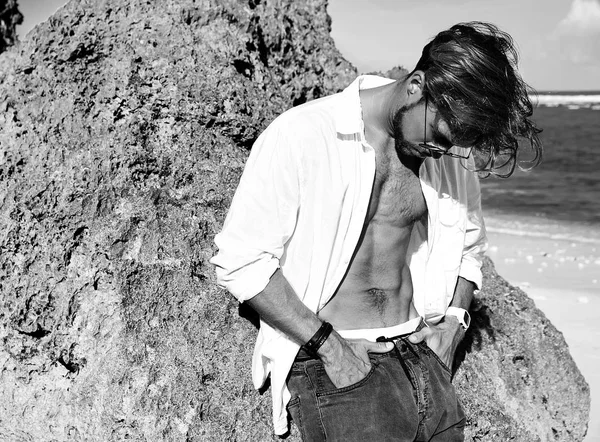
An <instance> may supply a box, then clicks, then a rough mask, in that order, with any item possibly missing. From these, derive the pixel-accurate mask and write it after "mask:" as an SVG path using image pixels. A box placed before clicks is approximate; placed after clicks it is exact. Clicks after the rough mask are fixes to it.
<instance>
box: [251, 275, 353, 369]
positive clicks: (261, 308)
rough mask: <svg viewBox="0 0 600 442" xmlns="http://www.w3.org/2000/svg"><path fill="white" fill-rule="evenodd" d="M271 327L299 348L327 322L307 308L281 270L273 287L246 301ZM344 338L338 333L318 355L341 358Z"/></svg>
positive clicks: (274, 278) (325, 344) (325, 357)
mask: <svg viewBox="0 0 600 442" xmlns="http://www.w3.org/2000/svg"><path fill="white" fill-rule="evenodd" d="M246 302H247V303H248V305H250V307H252V308H253V309H254V310H256V312H257V313H258V314H259V315H260V317H261V319H262V320H263V321H265V322H266V323H267V324H269V325H270V326H271V327H274V328H276V329H277V330H279V331H281V332H283V333H285V334H286V335H287V336H288V338H290V339H291V340H293V341H295V342H296V343H297V344H299V345H304V344H305V343H306V342H308V341H309V340H310V338H312V337H313V335H314V334H315V333H316V331H317V330H318V329H319V328H320V327H321V325H322V324H323V321H321V320H320V319H319V318H318V316H317V315H316V314H315V313H313V312H312V311H311V310H310V309H309V308H308V307H306V306H305V305H304V304H303V303H302V301H300V298H298V295H296V293H295V292H294V289H293V288H292V286H291V285H290V283H289V282H288V281H287V280H286V279H285V277H284V276H283V273H282V272H281V270H277V271H276V272H275V273H274V274H273V276H271V279H270V281H269V284H267V286H266V287H265V289H264V290H263V291H262V292H260V293H259V294H258V295H256V296H254V297H253V298H251V299H249V300H248V301H246ZM342 340H343V339H342V337H341V336H340V335H339V334H337V333H336V332H335V330H334V331H333V332H332V333H331V335H329V338H328V339H327V340H326V341H325V343H324V344H323V346H322V347H321V348H320V350H319V352H318V354H319V356H320V357H321V359H323V360H324V361H325V360H332V359H335V358H336V354H337V355H339V352H340V351H341V350H340V347H342V346H343V343H342V342H341V341H342Z"/></svg>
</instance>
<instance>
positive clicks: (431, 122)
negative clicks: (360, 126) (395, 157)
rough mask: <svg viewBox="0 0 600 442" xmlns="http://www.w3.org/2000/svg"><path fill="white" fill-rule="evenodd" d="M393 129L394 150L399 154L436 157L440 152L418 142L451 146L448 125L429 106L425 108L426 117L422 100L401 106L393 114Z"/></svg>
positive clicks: (422, 157) (438, 156) (440, 154)
mask: <svg viewBox="0 0 600 442" xmlns="http://www.w3.org/2000/svg"><path fill="white" fill-rule="evenodd" d="M425 124H427V127H425ZM393 131H394V139H395V140H396V152H398V154H401V155H406V156H410V157H417V158H420V159H424V158H426V157H433V158H435V159H438V158H440V157H441V156H442V153H440V152H436V151H432V150H429V149H427V148H425V147H422V146H420V145H419V144H420V143H423V142H427V143H428V144H433V145H435V146H439V147H442V148H447V149H449V148H450V147H452V143H451V142H450V139H451V137H450V129H449V127H448V125H447V124H446V122H445V121H444V120H442V119H440V118H437V112H435V111H432V109H431V108H429V109H428V110H427V117H426V116H425V103H424V102H418V103H415V104H412V105H409V106H403V107H401V108H400V109H399V110H398V111H397V112H396V114H395V115H394V118H393Z"/></svg>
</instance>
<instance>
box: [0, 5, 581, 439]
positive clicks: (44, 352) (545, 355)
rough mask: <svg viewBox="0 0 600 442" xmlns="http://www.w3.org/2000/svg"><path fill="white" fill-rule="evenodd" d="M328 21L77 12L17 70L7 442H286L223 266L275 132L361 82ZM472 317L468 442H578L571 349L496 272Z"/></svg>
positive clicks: (4, 282)
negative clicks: (273, 126) (234, 218)
mask: <svg viewBox="0 0 600 442" xmlns="http://www.w3.org/2000/svg"><path fill="white" fill-rule="evenodd" d="M329 25H330V23H329V17H328V16H327V14H326V2H325V1H324V0H306V1H303V2H293V1H292V0H269V1H267V0H263V1H260V0H249V1H241V0H162V1H161V2H153V1H150V0H128V1H122V0H96V1H94V0H73V1H72V2H71V3H69V4H68V5H67V6H65V7H64V8H62V9H61V10H59V11H58V12H57V13H56V14H55V15H54V16H53V17H52V18H51V19H50V20H49V21H47V22H46V23H44V24H43V25H41V26H38V27H37V28H36V29H34V30H33V31H32V32H31V33H30V34H29V36H28V38H27V40H26V41H25V42H24V43H23V44H22V45H20V46H17V47H15V48H13V49H11V50H9V51H8V52H6V53H4V54H2V56H0V83H1V84H0V290H1V298H0V340H1V343H2V344H1V346H0V398H1V399H2V400H1V401H0V441H11V442H12V441H53V440H56V441H71V440H72V441H80V440H81V441H83V440H91V441H118V440H135V441H180V440H181V441H184V440H189V441H226V440H231V441H234V440H235V441H263V440H277V438H274V437H273V436H272V429H271V423H270V394H269V392H268V391H267V392H266V393H263V394H258V393H256V392H255V391H254V390H253V388H252V386H251V382H250V373H249V365H250V355H251V352H252V347H253V342H254V338H255V335H256V330H255V328H254V326H253V325H252V323H251V321H249V320H246V319H242V318H240V309H239V307H238V305H237V303H236V302H235V301H234V300H233V298H231V297H230V296H229V295H227V294H226V293H224V292H223V291H222V290H220V289H219V288H217V287H216V286H215V284H214V276H213V270H212V268H211V266H210V265H209V264H208V259H209V258H210V256H212V255H213V253H214V245H213V243H212V239H213V236H214V234H215V233H216V232H217V231H218V230H219V228H220V225H221V222H222V220H223V218H224V215H225V213H226V210H227V207H228V204H229V201H230V198H231V196H232V194H233V191H234V189H235V187H236V184H237V181H238V179H239V176H240V173H241V171H242V168H243V165H244V161H245V158H246V156H247V153H248V148H249V147H250V146H251V143H252V141H253V140H254V139H255V138H256V136H257V134H258V133H259V132H260V130H262V129H263V128H264V127H265V126H266V124H268V122H269V121H270V120H272V119H273V118H274V116H275V115H277V114H278V113H280V112H281V111H282V110H284V109H286V108H288V107H290V106H293V105H295V104H299V103H302V102H304V101H306V100H310V99H313V98H317V97H319V96H321V95H324V94H328V93H331V92H334V91H337V90H339V89H340V88H342V87H343V86H345V85H346V84H347V83H349V82H350V80H351V79H352V78H353V77H354V75H355V70H354V68H353V67H352V66H351V65H350V64H349V63H347V62H346V61H345V60H343V58H341V56H340V54H339V53H338V52H337V50H336V49H335V47H334V45H333V41H332V40H331V38H330V36H329ZM475 309H476V312H475V314H474V324H475V326H474V327H473V329H472V330H471V331H470V333H469V335H468V336H469V337H468V339H467V340H466V342H465V346H464V349H463V350H464V351H463V353H462V356H463V359H464V360H463V361H462V363H461V364H460V366H459V367H458V371H457V375H456V378H455V382H456V385H457V387H458V389H459V391H460V393H461V395H462V397H463V403H464V405H465V408H466V411H467V414H468V416H469V426H468V429H467V432H468V436H469V437H470V438H471V439H473V440H490V441H491V440H498V441H506V440H522V441H536V440H540V441H545V440H560V441H569V440H581V439H582V438H583V434H584V432H585V427H586V421H587V414H588V411H589V390H588V387H587V384H586V383H585V381H584V379H583V378H582V376H581V374H580V373H579V371H578V370H577V368H576V366H575V365H574V363H573V361H572V359H571V357H570V355H569V353H568V348H567V346H566V344H565V342H564V340H563V338H562V335H561V334H560V333H559V332H557V331H556V329H555V328H554V327H553V326H552V324H550V323H549V322H548V320H547V319H546V318H545V317H544V316H543V314H542V313H541V312H539V310H537V309H536V308H535V307H534V306H533V303H532V302H531V300H529V299H528V298H527V296H526V295H525V294H524V293H522V292H521V291H519V290H517V289H514V288H512V287H510V286H509V285H508V284H507V283H506V282H505V281H504V280H502V278H500V277H498V276H497V275H496V274H495V272H494V271H493V268H492V267H491V266H490V264H488V267H487V270H486V282H485V288H484V289H483V290H482V291H481V292H480V294H479V297H478V300H477V302H476V306H475ZM242 314H244V312H242ZM244 316H245V315H244ZM289 440H291V441H296V440H298V437H297V435H296V434H295V431H294V430H292V435H291V436H290V437H289Z"/></svg>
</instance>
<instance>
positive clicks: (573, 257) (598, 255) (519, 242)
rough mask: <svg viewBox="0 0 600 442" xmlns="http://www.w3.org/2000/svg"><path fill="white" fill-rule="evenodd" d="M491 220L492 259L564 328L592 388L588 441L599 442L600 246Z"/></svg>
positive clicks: (580, 367)
mask: <svg viewBox="0 0 600 442" xmlns="http://www.w3.org/2000/svg"><path fill="white" fill-rule="evenodd" d="M503 225H505V224H503V223H495V222H494V221H493V220H492V222H491V223H489V222H488V237H489V242H490V247H489V250H488V252H487V254H488V256H490V258H491V259H492V260H493V261H494V264H495V265H496V270H497V271H498V273H499V274H500V275H501V276H502V277H504V278H505V279H506V280H507V281H509V282H510V283H511V284H513V285H515V286H518V287H520V288H522V289H523V290H524V291H525V292H526V293H527V294H528V295H529V296H530V297H531V298H532V299H533V300H534V301H535V304H536V306H537V307H538V308H539V309H541V310H542V311H543V312H544V313H545V314H546V316H547V317H548V318H549V319H550V320H551V321H552V323H553V324H554V325H555V326H556V328H557V329H558V330H560V331H561V332H562V333H563V335H564V337H565V340H566V342H567V344H568V345H569V349H570V351H571V355H572V356H573V359H574V360H575V362H576V363H577V366H578V367H579V369H580V370H581V372H582V373H583V375H584V377H585V378H586V380H587V382H588V383H589V385H590V389H591V396H592V407H591V412H590V423H589V427H588V434H587V436H586V438H585V439H584V441H585V442H600V370H598V369H599V368H600V245H599V244H598V243H597V242H596V241H595V240H594V239H593V238H589V239H588V238H586V237H585V236H581V237H580V238H579V240H577V239H572V238H566V237H564V236H563V235H560V234H557V235H552V234H549V235H548V234H536V229H535V228H531V229H529V233H528V234H527V233H525V232H524V229H523V230H510V229H504V228H502V227H500V226H503Z"/></svg>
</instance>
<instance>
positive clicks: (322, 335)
mask: <svg viewBox="0 0 600 442" xmlns="http://www.w3.org/2000/svg"><path fill="white" fill-rule="evenodd" d="M332 331H333V325H331V324H330V323H329V322H323V324H321V327H319V329H318V330H317V332H316V333H315V334H314V335H313V337H312V338H310V340H309V341H308V342H307V343H306V344H304V346H303V347H304V350H306V351H307V352H308V353H310V354H311V355H312V356H314V357H317V351H318V350H319V349H320V348H321V346H322V345H323V343H324V342H325V341H326V340H327V338H328V337H329V335H330V334H331V332H332Z"/></svg>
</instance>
